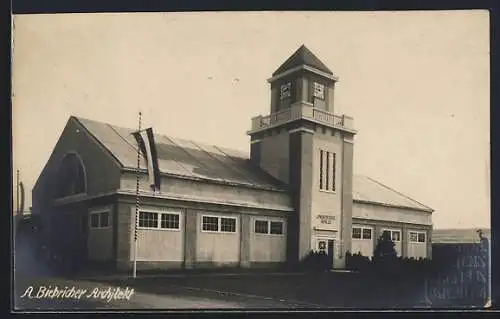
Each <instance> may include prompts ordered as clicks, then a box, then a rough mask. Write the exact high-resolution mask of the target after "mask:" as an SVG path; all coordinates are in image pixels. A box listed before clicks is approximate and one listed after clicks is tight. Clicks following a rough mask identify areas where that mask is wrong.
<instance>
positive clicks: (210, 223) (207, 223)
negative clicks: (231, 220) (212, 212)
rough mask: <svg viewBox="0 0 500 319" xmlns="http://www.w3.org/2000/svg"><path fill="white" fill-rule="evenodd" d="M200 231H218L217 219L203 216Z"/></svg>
mask: <svg viewBox="0 0 500 319" xmlns="http://www.w3.org/2000/svg"><path fill="white" fill-rule="evenodd" d="M201 229H202V230H204V231H219V218H218V217H212V216H203V220H202V226H201Z"/></svg>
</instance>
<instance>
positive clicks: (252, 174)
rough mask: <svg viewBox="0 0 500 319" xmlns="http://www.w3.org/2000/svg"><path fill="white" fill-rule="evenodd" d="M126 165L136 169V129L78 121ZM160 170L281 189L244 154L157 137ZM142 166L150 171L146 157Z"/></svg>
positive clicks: (161, 136) (192, 142) (196, 143)
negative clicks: (133, 133) (134, 133)
mask: <svg viewBox="0 0 500 319" xmlns="http://www.w3.org/2000/svg"><path fill="white" fill-rule="evenodd" d="M76 119H77V120H78V121H79V122H80V123H81V124H82V125H83V126H85V127H86V128H87V129H88V131H89V132H90V133H91V134H92V135H93V136H94V137H95V138H96V139H97V140H99V141H100V142H101V143H102V144H103V146H104V147H106V148H107V149H108V150H109V151H110V152H111V153H112V154H113V155H114V156H115V157H116V158H117V159H118V161H120V162H121V163H122V165H123V166H125V167H128V168H135V167H136V166H137V148H136V141H135V139H134V137H133V135H132V132H133V131H134V130H133V129H129V128H123V127H117V126H114V125H110V124H107V123H102V122H97V121H93V120H89V119H85V118H81V117H78V118H76ZM154 136H155V142H156V147H157V153H158V166H159V168H160V171H161V172H163V173H168V174H175V175H180V176H187V177H195V178H201V179H209V180H214V181H220V182H228V183H236V184H243V185H249V186H255V187H263V188H274V189H281V187H280V185H279V183H278V182H277V181H276V180H274V179H272V178H271V177H270V176H269V175H267V174H266V173H265V172H263V171H262V170H260V169H256V168H255V167H253V166H252V165H251V164H250V163H249V160H248V156H246V154H244V153H242V152H238V151H234V150H228V149H224V148H220V147H217V146H214V145H205V144H201V143H198V142H194V141H188V140H184V139H179V138H173V137H168V136H165V135H160V134H155V135H154ZM140 167H141V168H142V169H147V167H146V163H145V162H144V160H143V158H142V157H141V159H140Z"/></svg>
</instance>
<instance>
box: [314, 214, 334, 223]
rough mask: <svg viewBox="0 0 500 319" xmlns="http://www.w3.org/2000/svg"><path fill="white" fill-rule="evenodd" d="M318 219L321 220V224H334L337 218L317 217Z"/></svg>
mask: <svg viewBox="0 0 500 319" xmlns="http://www.w3.org/2000/svg"><path fill="white" fill-rule="evenodd" d="M316 218H317V219H319V220H320V222H321V224H332V223H333V222H334V221H335V216H330V215H317V216H316Z"/></svg>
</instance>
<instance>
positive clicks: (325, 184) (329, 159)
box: [319, 150, 337, 192]
mask: <svg viewBox="0 0 500 319" xmlns="http://www.w3.org/2000/svg"><path fill="white" fill-rule="evenodd" d="M336 164H337V163H336V153H332V152H327V151H324V150H320V153H319V189H320V190H324V191H330V192H334V191H335V190H336V183H335V182H336V181H335V179H336V174H335V168H336Z"/></svg>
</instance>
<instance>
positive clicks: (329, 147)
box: [311, 132, 342, 231]
mask: <svg viewBox="0 0 500 319" xmlns="http://www.w3.org/2000/svg"><path fill="white" fill-rule="evenodd" d="M335 134H336V136H331V135H330V134H328V135H326V136H323V135H322V133H318V134H315V136H314V140H313V152H314V153H313V154H312V162H313V191H312V194H311V195H312V205H311V226H312V228H313V229H317V230H329V231H338V230H339V227H340V225H339V223H340V214H341V201H342V148H341V146H340V145H341V143H342V140H341V139H340V137H339V133H338V132H336V133H335ZM320 150H324V151H328V152H332V153H335V154H336V166H335V191H334V192H332V191H322V190H320V172H319V169H320ZM324 167H325V166H324ZM323 181H324V182H325V179H323ZM330 181H331V177H330ZM318 215H326V216H330V219H329V220H330V222H331V223H330V224H326V223H322V222H321V220H322V219H320V218H318Z"/></svg>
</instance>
